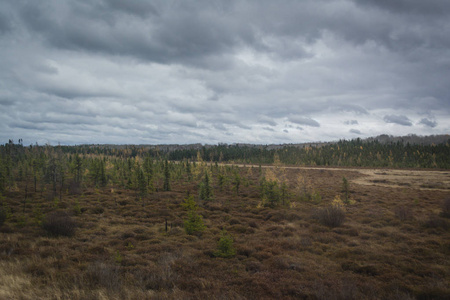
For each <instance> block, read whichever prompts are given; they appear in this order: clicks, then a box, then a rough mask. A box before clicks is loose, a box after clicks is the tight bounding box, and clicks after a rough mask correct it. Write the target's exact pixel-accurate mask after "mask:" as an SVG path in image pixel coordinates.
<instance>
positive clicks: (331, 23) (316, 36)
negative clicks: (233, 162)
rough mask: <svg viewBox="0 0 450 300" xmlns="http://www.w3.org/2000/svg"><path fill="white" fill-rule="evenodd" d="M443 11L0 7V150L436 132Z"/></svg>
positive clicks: (286, 6) (174, 5)
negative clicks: (22, 144)
mask: <svg viewBox="0 0 450 300" xmlns="http://www.w3.org/2000/svg"><path fill="white" fill-rule="evenodd" d="M449 5H450V4H449V2H448V1H437V0H431V1H429V2H428V1H419V0H411V1H409V0H408V1H406V0H398V1H387V0H381V1H375V0H372V1H370V0H361V1H353V0H340V1H325V0H322V1H317V0H305V1H290V0H287V1H284V0H283V1H281V2H275V1H271V0H261V1H258V2H255V1H220V0H214V1H207V0H187V1H176V0H156V1H139V0H130V1H120V0H92V1H86V0H81V1H68V0H42V1H3V2H1V3H0V67H1V68H2V70H3V72H0V106H2V107H4V108H5V109H4V110H3V111H2V112H1V114H0V115H1V122H0V126H2V127H1V130H0V138H2V139H6V138H11V137H7V136H6V135H20V136H21V137H25V135H26V134H28V133H27V132H26V130H25V128H28V127H30V128H33V122H36V126H37V127H35V128H38V129H36V130H34V131H33V132H34V134H28V135H27V136H28V137H29V138H31V139H32V138H34V136H38V134H37V132H38V131H41V132H42V136H44V135H45V133H46V132H51V133H52V134H53V136H54V137H55V139H56V138H58V139H61V140H68V141H69V140H70V138H68V136H70V134H73V135H74V139H78V140H83V139H84V140H88V139H92V138H91V137H85V138H83V130H86V131H85V132H86V135H88V134H91V133H92V134H95V135H97V134H98V133H95V132H96V131H95V130H93V128H94V127H95V128H101V129H100V131H99V132H102V131H103V132H108V130H109V131H111V138H110V140H111V141H112V142H114V141H120V136H122V137H123V140H124V141H125V140H126V141H133V139H138V140H139V141H146V142H156V141H165V140H166V141H167V142H170V141H175V142H181V141H185V142H199V141H200V142H209V141H220V142H234V141H235V140H239V141H243V142H245V141H246V140H249V141H259V142H270V141H272V140H274V141H275V140H276V141H289V135H285V134H283V132H282V129H281V130H280V129H278V130H276V128H275V126H280V125H281V126H282V125H283V124H279V123H280V121H279V120H282V122H283V121H286V122H290V123H288V125H289V126H286V127H284V128H286V130H287V129H289V128H292V130H291V129H289V131H292V132H296V131H297V130H301V129H302V128H301V127H304V128H305V129H306V128H307V126H308V127H309V128H307V129H308V130H305V131H304V132H302V135H301V137H299V138H300V139H304V140H309V141H313V140H320V139H325V138H326V139H334V140H337V139H339V138H343V136H341V135H345V134H347V136H345V137H352V136H353V135H354V134H358V133H357V132H356V131H355V130H357V129H352V130H353V132H349V131H348V129H350V128H352V127H353V126H351V125H358V121H357V120H353V118H357V119H359V118H360V117H364V124H361V126H354V127H358V129H360V130H361V131H363V132H364V133H367V132H370V133H371V134H372V133H373V134H383V133H388V134H391V132H392V126H388V125H387V124H386V123H388V124H392V123H395V124H400V125H403V126H410V128H408V130H412V131H416V132H417V133H418V134H426V133H427V134H437V133H441V132H445V131H448V125H447V123H446V122H444V121H440V122H439V123H438V122H436V121H435V119H434V117H432V116H436V118H437V120H444V118H445V117H446V116H447V115H449V114H450V101H448V95H449V94H450V88H449V86H448V74H449V70H450V64H449V63H448V61H450V54H449V53H450V52H449V49H450V39H449V38H448V36H450V32H449V31H450V27H449V24H450V23H449V20H450V17H449V14H450V10H449V9H448V6H449ZM379 111H382V112H383V114H382V115H381V116H383V115H385V117H384V121H385V123H382V122H379V121H380V120H379V119H377V118H378V117H377V116H379ZM420 112H426V114H422V113H420ZM59 114H60V116H58V115H59ZM406 116H409V118H411V119H409V118H408V117H406ZM425 117H426V118H425ZM46 118H47V122H46V121H45V119H46ZM420 119H422V120H420ZM12 120H13V121H15V123H12ZM317 120H331V121H332V122H331V123H330V124H341V125H342V124H345V125H348V127H347V128H344V129H342V128H330V124H327V123H328V121H327V122H324V123H323V124H319V122H318V121H317ZM411 120H420V121H419V122H414V123H415V124H420V125H422V126H417V127H412V125H413V124H412V123H413V122H412V121H411ZM65 121H66V122H65ZM360 121H361V120H360ZM14 124H15V125H14ZM161 124H165V125H164V126H162V125H161ZM368 124H371V126H372V124H376V125H373V128H371V129H370V130H369V129H367V128H366V127H364V126H367V125H368ZM13 125H14V126H15V127H14V126H13ZM297 125H298V126H297ZM8 126H13V127H8ZM281 126H280V127H281ZM296 126H297V127H296ZM300 126H301V127H300ZM19 127H23V129H22V130H20V128H19ZM337 127H339V126H337ZM58 128H59V131H58V130H57V129H58ZM268 128H272V129H274V130H275V131H271V130H269V129H268ZM284 128H283V129H284ZM250 129H251V130H250ZM397 129H398V128H397ZM405 130H406V128H405ZM51 139H52V140H54V139H53V137H52V138H51ZM97 139H105V140H106V139H108V138H107V137H102V136H100V137H97ZM221 139H224V140H221ZM92 140H94V141H95V139H92Z"/></svg>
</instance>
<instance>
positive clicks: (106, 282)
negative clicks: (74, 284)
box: [87, 262, 122, 290]
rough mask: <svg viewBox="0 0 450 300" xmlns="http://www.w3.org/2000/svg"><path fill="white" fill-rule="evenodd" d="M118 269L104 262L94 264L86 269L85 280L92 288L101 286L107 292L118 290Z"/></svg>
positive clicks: (119, 279) (119, 282)
mask: <svg viewBox="0 0 450 300" xmlns="http://www.w3.org/2000/svg"><path fill="white" fill-rule="evenodd" d="M119 271H120V270H119V267H117V266H115V265H113V264H111V263H104V262H95V263H93V264H91V265H89V266H88V268H87V279H88V280H89V283H90V284H91V285H93V286H101V287H104V288H106V289H107V290H115V289H118V288H119V287H120V285H121V283H122V282H121V276H120V272H119Z"/></svg>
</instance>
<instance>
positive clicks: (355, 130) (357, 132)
mask: <svg viewBox="0 0 450 300" xmlns="http://www.w3.org/2000/svg"><path fill="white" fill-rule="evenodd" d="M349 132H350V133H354V134H361V131H359V130H358V129H350V130H349Z"/></svg>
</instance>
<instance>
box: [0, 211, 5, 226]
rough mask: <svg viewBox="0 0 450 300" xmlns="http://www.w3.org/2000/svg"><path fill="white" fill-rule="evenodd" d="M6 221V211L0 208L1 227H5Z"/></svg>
mask: <svg viewBox="0 0 450 300" xmlns="http://www.w3.org/2000/svg"><path fill="white" fill-rule="evenodd" d="M5 221H6V211H5V210H4V209H3V208H2V207H0V226H2V225H3V223H5Z"/></svg>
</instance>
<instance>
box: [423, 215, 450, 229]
mask: <svg viewBox="0 0 450 300" xmlns="http://www.w3.org/2000/svg"><path fill="white" fill-rule="evenodd" d="M424 226H425V227H426V228H434V229H437V228H442V229H444V230H447V229H449V228H450V222H448V221H447V220H446V219H444V218H440V217H439V216H438V215H431V216H429V218H428V220H427V221H425V223H424Z"/></svg>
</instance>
